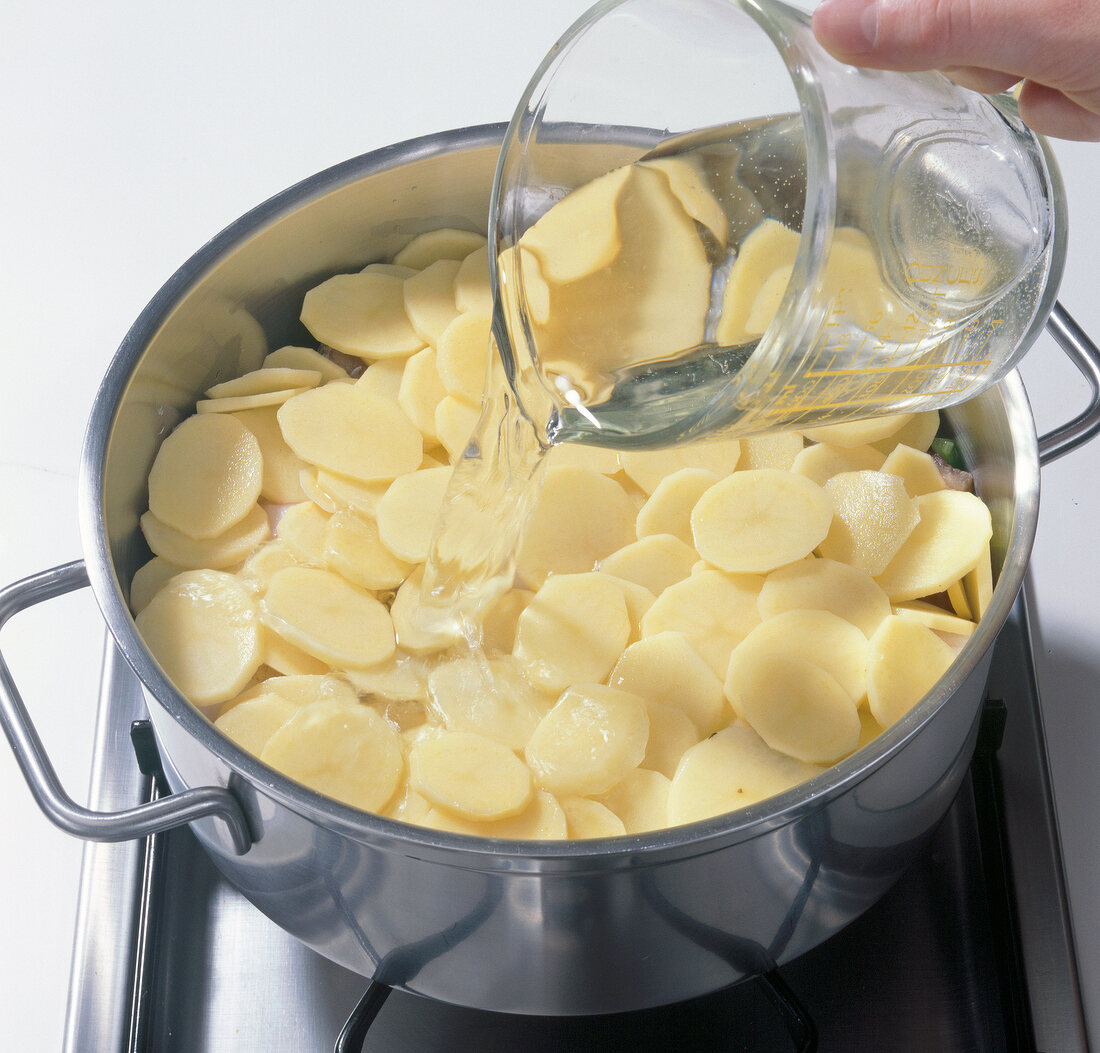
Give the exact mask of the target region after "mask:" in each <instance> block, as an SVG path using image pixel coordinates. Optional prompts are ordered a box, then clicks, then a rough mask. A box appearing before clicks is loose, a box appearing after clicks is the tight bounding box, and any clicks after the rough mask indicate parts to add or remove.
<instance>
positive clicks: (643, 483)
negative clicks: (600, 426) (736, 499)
mask: <svg viewBox="0 0 1100 1053" xmlns="http://www.w3.org/2000/svg"><path fill="white" fill-rule="evenodd" d="M740 458H741V442H740V440H739V439H705V440H703V441H702V442H689V443H684V444H683V445H679V446H670V447H669V448H668V449H665V450H624V451H623V453H622V454H620V460H621V461H622V465H623V471H625V472H626V474H627V475H629V476H630V478H631V479H633V480H634V482H635V483H637V484H638V486H640V487H641V488H642V489H643V490H644V491H645V492H646V493H647V494H652V493H654V492H655V491H656V489H657V488H658V487H659V486H660V485H661V483H662V482H664V480H665V479H667V478H668V477H669V476H670V475H672V474H673V473H674V472H678V471H680V470H681V469H683V468H704V469H706V470H707V471H709V472H714V473H715V474H716V475H718V476H725V475H729V474H730V472H732V471H733V470H734V469H735V468H736V467H737V465H738V463H739V462H740Z"/></svg>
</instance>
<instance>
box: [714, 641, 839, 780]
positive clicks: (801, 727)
mask: <svg viewBox="0 0 1100 1053" xmlns="http://www.w3.org/2000/svg"><path fill="white" fill-rule="evenodd" d="M765 624H767V623H765ZM734 662H736V663H737V675H736V677H733V676H731V678H730V680H729V681H727V683H728V684H730V685H731V691H732V695H733V705H734V709H736V710H737V711H738V713H740V714H741V716H742V717H743V718H744V720H745V721H746V722H747V723H748V724H749V726H750V727H751V728H752V729H753V730H754V731H756V733H757V734H758V735H759V736H760V737H761V738H762V739H763V740H764V741H765V742H766V743H767V744H768V745H769V746H771V748H772V749H774V750H778V751H779V752H780V753H785V754H786V755H787V756H788V757H794V758H796V759H797V760H801V761H807V762H808V763H811V764H831V763H832V762H833V761H837V760H839V759H840V758H841V757H844V756H847V755H848V754H849V753H851V752H852V751H853V750H854V749H855V748H856V746H857V744H858V742H859V731H860V723H859V714H858V712H857V707H856V703H855V701H854V700H853V698H852V696H851V693H850V692H849V691H848V690H847V689H846V688H845V687H842V686H841V684H840V683H839V682H838V681H837V679H836V678H835V677H833V676H832V675H830V674H829V673H828V672H826V670H825V669H823V668H822V667H821V666H820V665H817V664H815V663H813V662H808V661H806V660H805V659H802V658H796V657H793V656H791V655H786V654H766V653H760V652H756V653H754V654H752V655H751V657H748V656H746V657H745V658H743V659H741V660H739V659H738V653H737V652H736V651H735V652H734V657H733V659H731V663H730V669H731V672H732V670H733V668H734V665H733V663H734Z"/></svg>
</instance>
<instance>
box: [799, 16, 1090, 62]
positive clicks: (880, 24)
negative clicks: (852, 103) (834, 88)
mask: <svg viewBox="0 0 1100 1053" xmlns="http://www.w3.org/2000/svg"><path fill="white" fill-rule="evenodd" d="M1089 6H1090V5H1082V4H1081V3H1079V2H1078V0H1044V2H1043V3H1036V0H825V2H824V3H823V4H821V6H820V7H818V9H817V10H816V11H815V12H814V16H813V28H814V33H815V34H816V36H817V38H818V40H819V41H820V43H821V44H822V46H823V47H825V48H826V50H828V51H830V52H832V53H833V54H834V55H835V56H836V57H837V58H840V59H843V60H847V61H852V62H855V63H857V64H859V65H862V66H873V67H878V68H881V69H896V70H907V71H908V70H924V69H945V68H953V67H979V68H983V69H988V70H997V71H999V72H1002V73H1012V74H1015V75H1017V76H1019V77H1024V76H1034V75H1036V74H1039V75H1040V76H1041V75H1042V73H1043V72H1044V71H1043V70H1041V69H1036V68H1034V67H1035V66H1036V65H1037V64H1039V65H1041V64H1042V63H1045V62H1057V61H1058V60H1057V55H1058V52H1059V49H1063V48H1066V47H1070V48H1073V47H1074V46H1075V45H1076V46H1077V47H1079V46H1080V42H1081V36H1080V31H1081V29H1082V26H1081V25H1080V24H1079V23H1080V21H1081V15H1082V8H1088V7H1089ZM1093 20H1095V16H1094V18H1093ZM1093 33H1095V29H1093ZM1063 54H1064V52H1063Z"/></svg>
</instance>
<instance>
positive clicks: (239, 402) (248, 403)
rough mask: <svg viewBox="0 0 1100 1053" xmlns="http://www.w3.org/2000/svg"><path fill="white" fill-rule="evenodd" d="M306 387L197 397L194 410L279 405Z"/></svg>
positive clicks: (233, 410)
mask: <svg viewBox="0 0 1100 1053" xmlns="http://www.w3.org/2000/svg"><path fill="white" fill-rule="evenodd" d="M309 390H310V389H309V388H308V387H301V388H282V389H281V390H279V391H265V392H262V393H261V394H259V395H236V396H229V395H226V396H223V397H222V398H216V399H199V401H198V402H196V403H195V412H196V413H199V414H203V415H204V416H205V415H206V414H211V413H234V414H236V413H241V412H243V411H244V410H252V409H265V408H267V407H269V406H275V407H279V406H281V405H282V404H283V403H284V402H286V401H288V400H289V399H292V398H294V396H295V395H300V394H301V393H302V392H303V391H309Z"/></svg>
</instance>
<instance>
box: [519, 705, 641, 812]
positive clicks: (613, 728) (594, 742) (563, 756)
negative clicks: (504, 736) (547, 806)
mask: <svg viewBox="0 0 1100 1053" xmlns="http://www.w3.org/2000/svg"><path fill="white" fill-rule="evenodd" d="M648 738H649V717H648V715H647V713H646V705H645V703H644V702H643V701H642V700H641V699H640V698H638V697H637V696H636V695H631V694H628V693H627V692H625V691H618V690H616V689H615V688H611V687H606V686H604V685H603V684H577V685H576V686H574V687H571V688H570V689H569V690H568V691H566V692H564V693H563V694H562V696H561V698H560V699H558V701H557V703H555V705H554V708H553V709H551V710H550V712H549V713H547V714H546V716H544V717H543V718H542V720H541V721H540V722H539V725H538V727H537V728H535V732H534V734H533V735H532V736H531V739H530V741H529V742H528V743H527V748H526V750H525V751H524V756H525V757H526V759H527V765H528V767H529V768H530V769H531V771H532V773H533V775H534V777H535V781H536V783H537V784H538V785H539V786H540V787H542V788H543V789H544V790H548V791H549V792H550V793H552V794H555V795H565V796H578V797H586V796H590V795H593V794H601V793H606V792H607V791H608V790H610V789H611V787H612V786H614V785H615V784H616V783H617V782H619V781H620V780H621V779H623V778H624V777H625V776H626V775H627V773H628V772H630V771H632V770H633V769H634V768H637V767H638V765H639V764H640V763H641V762H642V758H643V757H644V756H645V751H646V743H647V740H648Z"/></svg>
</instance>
